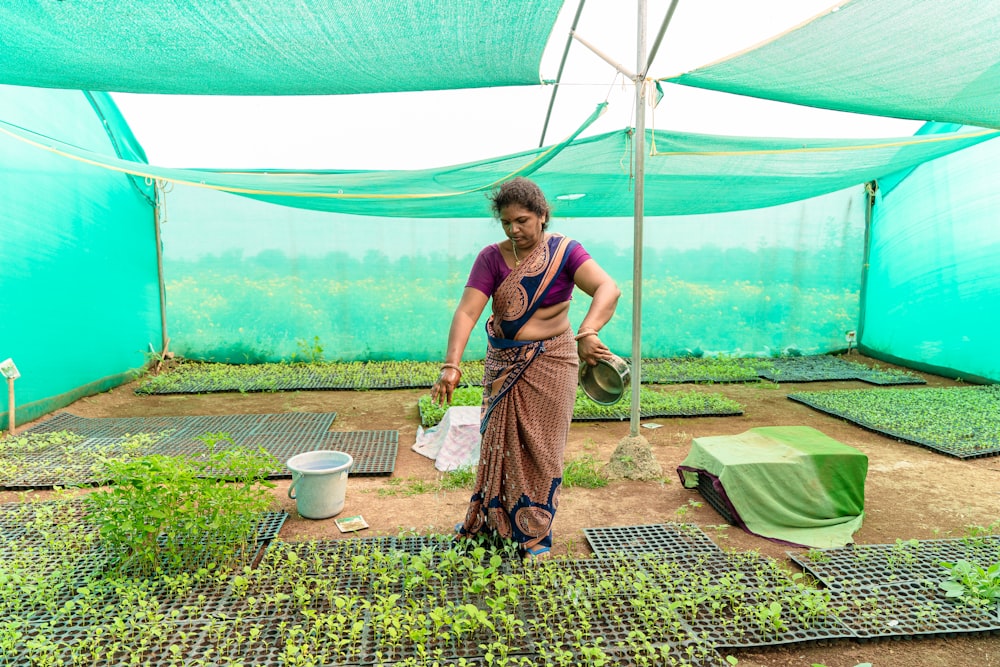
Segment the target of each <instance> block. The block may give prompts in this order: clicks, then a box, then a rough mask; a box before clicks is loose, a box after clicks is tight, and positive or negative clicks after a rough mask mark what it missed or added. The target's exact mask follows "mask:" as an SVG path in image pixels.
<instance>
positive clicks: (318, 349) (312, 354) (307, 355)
mask: <svg viewBox="0 0 1000 667" xmlns="http://www.w3.org/2000/svg"><path fill="white" fill-rule="evenodd" d="M295 344H296V345H297V346H298V348H299V353H298V358H299V359H301V360H302V361H305V362H307V363H310V364H315V363H318V362H320V361H323V346H322V345H321V344H320V342H319V336H313V337H312V340H297V341H295Z"/></svg>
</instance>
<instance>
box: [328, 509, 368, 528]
mask: <svg viewBox="0 0 1000 667" xmlns="http://www.w3.org/2000/svg"><path fill="white" fill-rule="evenodd" d="M333 522H334V523H335V524H337V528H340V532H342V533H353V532H354V531H356V530H364V529H365V528H367V527H368V522H367V521H365V520H364V517H362V516H361V515H360V514H359V515H357V516H345V517H341V518H339V519H334V520H333Z"/></svg>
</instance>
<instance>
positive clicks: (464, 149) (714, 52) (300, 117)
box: [114, 0, 920, 169]
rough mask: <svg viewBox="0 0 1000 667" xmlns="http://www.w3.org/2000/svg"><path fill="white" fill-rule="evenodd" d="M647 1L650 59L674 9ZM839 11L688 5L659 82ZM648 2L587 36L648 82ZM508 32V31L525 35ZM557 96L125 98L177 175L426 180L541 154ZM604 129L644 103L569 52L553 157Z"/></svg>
mask: <svg viewBox="0 0 1000 667" xmlns="http://www.w3.org/2000/svg"><path fill="white" fill-rule="evenodd" d="M669 5H670V3H669V0H648V10H647V11H648V30H647V32H648V38H647V40H648V47H649V48H652V45H653V41H654V40H655V37H656V33H657V31H658V30H659V28H660V25H661V23H662V21H663V17H664V16H665V15H666V12H667V8H668V7H669ZM831 6H833V2H832V0H680V2H679V4H678V6H677V10H676V12H675V13H674V16H673V20H672V21H671V23H670V27H669V29H668V30H667V33H666V36H665V38H664V40H663V43H662V44H661V46H660V49H659V52H658V54H657V56H656V59H655V61H654V62H653V65H652V68H651V69H650V73H649V74H650V76H652V77H654V78H661V77H664V76H669V75H673V74H677V73H680V72H683V71H687V70H690V69H694V68H696V67H698V66H700V65H704V64H707V63H709V62H712V61H714V60H717V59H719V58H722V57H724V56H727V55H729V54H731V53H734V52H736V51H740V50H743V49H745V48H747V47H749V46H752V45H754V44H756V43H758V42H760V41H762V40H765V39H768V38H770V37H772V36H774V35H776V34H778V33H781V32H783V31H785V30H787V29H789V28H791V27H793V26H795V25H798V24H799V23H801V22H802V21H804V20H807V19H809V18H811V17H813V16H815V15H816V14H819V13H820V12H823V11H824V10H826V9H828V8H829V7H831ZM636 8H637V0H588V1H587V3H586V5H585V7H584V11H583V14H582V16H581V20H580V23H579V25H578V28H577V32H578V34H580V35H581V36H582V37H584V38H585V39H586V40H587V41H588V42H590V43H592V44H593V45H594V46H596V47H597V48H599V49H600V50H601V51H603V52H604V53H605V54H607V55H608V56H609V57H610V58H612V59H613V60H615V61H616V62H618V63H620V64H622V65H623V66H624V67H626V68H627V69H629V70H633V71H634V70H636V69H637V66H636V65H637V62H636V60H637V53H636V45H635V44H636ZM576 9H577V0H566V2H565V6H564V7H563V10H562V13H561V14H560V17H559V20H558V21H557V23H556V26H555V29H554V30H553V32H552V36H551V39H550V41H549V44H548V46H547V48H546V51H545V56H544V58H543V60H542V72H541V74H542V78H543V79H555V78H556V74H557V72H558V68H559V62H560V59H561V58H562V54H563V50H564V48H565V45H566V39H567V36H568V32H569V28H570V26H571V25H572V20H573V16H574V14H575V13H576ZM516 29H517V27H516V26H498V30H516ZM664 89H665V93H666V96H665V97H664V99H663V101H662V102H661V103H660V105H659V106H658V107H657V108H656V110H655V111H654V112H653V113H652V114H647V121H646V124H647V127H655V128H656V129H662V130H671V131H680V132H698V133H705V134H730V135H746V136H772V137H773V136H798V137H895V136H907V135H910V134H912V133H913V132H914V131H916V129H917V128H918V127H919V126H920V123H918V122H914V121H903V120H896V119H888V118H875V117H869V116H859V115H855V114H845V113H839V112H833V111H823V110H818V109H811V108H806V107H797V106H793V105H785V104H781V103H777V102H767V101H763V100H755V99H751V98H744V97H739V96H734V95H727V94H724V93H716V92H711V91H703V90H699V89H695V88H687V87H683V86H675V85H670V84H664ZM551 96H552V87H551V86H525V87H506V88H486V89H471V90H458V91H431V92H420V93H385V94H373V95H342V96H322V97H251V98H247V97H211V96H208V97H197V96H170V95H135V94H124V93H116V94H114V99H115V101H116V102H117V103H118V106H119V108H120V109H121V111H122V113H123V114H124V115H125V118H126V120H127V121H128V122H129V125H130V126H131V127H132V130H133V132H134V133H135V135H136V137H137V138H138V140H139V142H140V143H141V144H142V146H143V148H144V149H145V150H146V154H147V157H148V159H149V162H150V163H152V164H156V165H160V166H168V167H219V168H225V167H228V168H275V169H294V168H300V169H418V168H425V167H436V166H445V165H451V164H458V163H462V162H470V161H475V160H480V159H485V158H490V157H496V156H500V155H507V154H509V153H515V152H518V151H522V150H528V149H531V148H535V147H537V146H538V142H539V139H540V137H541V132H542V127H543V124H544V121H545V114H546V110H547V109H548V105H549V100H550V98H551ZM605 100H607V101H608V102H609V103H610V106H609V109H608V111H607V113H605V115H604V116H603V117H602V118H601V119H599V120H598V121H597V122H596V123H594V125H592V126H591V127H590V129H589V130H588V131H587V132H586V133H585V135H584V136H588V135H594V134H600V133H604V132H610V131H613V130H618V129H621V128H624V127H629V126H632V125H634V122H635V121H634V109H633V100H634V89H633V87H632V86H631V85H624V84H623V80H622V78H621V77H620V76H617V72H616V71H615V69H614V68H613V67H612V66H611V65H609V64H608V63H607V62H605V61H604V60H602V59H600V58H599V57H598V56H596V55H595V54H593V53H592V52H591V51H589V50H588V49H586V47H584V46H583V45H581V44H579V43H574V44H573V46H572V47H571V49H570V54H569V58H568V60H567V63H566V67H565V70H564V73H563V85H562V86H561V87H560V89H559V93H558V95H557V97H556V103H555V108H554V110H553V114H552V118H551V120H550V122H549V128H548V131H547V133H546V138H545V143H546V144H551V143H555V142H557V141H559V140H561V139H563V138H565V137H566V136H567V135H568V134H569V133H571V132H572V131H573V130H575V129H576V128H577V127H579V125H580V124H581V123H582V122H583V121H584V120H585V119H586V117H587V116H589V115H590V113H591V112H592V111H593V110H594V108H595V107H596V106H597V104H599V103H600V102H603V101H605Z"/></svg>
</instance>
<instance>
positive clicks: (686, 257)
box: [163, 186, 865, 363]
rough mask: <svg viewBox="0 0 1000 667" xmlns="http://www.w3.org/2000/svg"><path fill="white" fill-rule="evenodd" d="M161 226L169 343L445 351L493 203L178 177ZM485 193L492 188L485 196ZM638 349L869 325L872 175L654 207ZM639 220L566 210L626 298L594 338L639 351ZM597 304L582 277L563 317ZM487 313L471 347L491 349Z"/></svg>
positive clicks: (242, 351)
mask: <svg viewBox="0 0 1000 667" xmlns="http://www.w3.org/2000/svg"><path fill="white" fill-rule="evenodd" d="M168 199H169V204H168V206H167V214H168V219H167V221H166V222H165V223H164V225H163V239H164V257H165V267H166V274H167V312H168V316H169V320H170V322H169V325H170V338H171V349H172V350H174V351H175V352H178V353H180V354H182V355H184V356H185V357H188V358H196V359H205V360H213V361H227V362H233V363H248V362H258V361H281V360H285V361H288V360H292V359H296V358H298V359H302V358H310V350H311V348H312V346H313V343H314V342H315V340H316V339H317V338H318V340H319V344H320V346H321V347H322V348H323V355H324V358H326V359H327V360H343V361H353V360H366V359H383V360H387V359H413V360H421V361H425V360H441V359H443V357H444V353H445V346H446V342H447V338H448V327H449V325H450V323H451V318H452V315H453V313H454V309H455V306H456V305H457V303H458V300H459V298H460V297H461V295H462V290H463V288H464V286H465V282H466V280H467V278H468V276H469V270H470V268H471V267H472V263H473V260H474V259H475V256H476V253H478V252H479V250H480V249H481V248H482V247H484V246H486V245H488V244H491V243H496V242H498V241H501V240H503V238H504V236H503V231H502V229H501V227H500V224H499V223H498V222H497V221H496V220H493V219H490V218H487V217H481V218H475V219H473V218H451V219H447V218H441V219H410V218H381V217H370V216H368V217H361V216H353V215H346V214H340V213H327V212H322V211H311V210H305V209H296V208H290V207H286V206H277V205H274V204H270V203H266V202H260V201H256V200H253V199H248V198H245V197H237V196H233V195H230V194H226V193H223V192H218V191H214V190H206V189H203V188H191V187H186V186H177V187H176V188H174V190H173V191H171V192H170V193H168ZM484 204H485V202H484ZM646 222H647V225H646V229H645V234H644V244H643V257H644V259H643V283H642V289H643V303H642V312H643V340H642V353H643V355H644V356H647V357H653V356H673V355H674V354H704V355H712V354H735V355H760V356H768V355H770V354H777V353H780V352H783V351H785V350H787V349H795V350H798V351H800V352H801V353H823V352H830V351H834V350H839V349H842V348H843V347H844V331H846V330H849V329H855V328H856V327H857V322H858V308H859V289H860V276H861V264H862V257H863V248H864V225H865V202H864V189H863V188H862V187H861V186H856V187H854V188H850V189H847V190H843V191H839V192H836V193H832V194H829V195H824V196H823V197H818V198H814V199H809V200H806V201H802V202H796V203H792V204H785V205H782V206H775V207H770V208H763V209H757V210H753V211H740V212H734V213H714V214H703V215H692V216H675V217H669V218H663V217H647V218H646ZM632 224H633V221H632V220H631V219H630V218H573V217H564V216H560V215H559V214H558V213H556V215H555V217H553V219H552V225H551V228H550V229H551V231H554V232H559V233H562V234H566V235H568V236H570V237H572V238H575V239H577V240H579V241H580V242H581V243H582V244H583V245H584V247H585V248H586V249H587V250H588V251H589V252H590V253H591V255H592V256H593V257H594V258H595V259H596V260H597V261H598V262H599V263H600V264H601V266H602V267H604V268H605V269H606V270H607V271H608V272H609V273H610V274H611V275H612V277H613V278H614V279H615V280H616V281H617V282H618V284H619V286H620V287H621V289H622V291H623V296H622V298H621V299H620V301H619V303H618V311H617V313H616V314H615V316H614V318H613V319H612V320H611V322H610V323H609V324H608V325H607V326H606V327H605V328H604V329H603V330H602V333H601V339H602V340H604V341H605V342H606V343H607V344H608V345H609V346H610V347H611V349H612V350H614V351H615V352H616V353H618V354H619V355H622V356H631V349H632V348H631V345H632V342H631V341H632V291H633V282H632V280H633V278H632V274H633V269H632V267H633V259H634V253H633V247H632V243H633V235H632ZM589 303H590V300H589V297H587V295H586V294H584V293H583V292H581V291H579V290H577V291H576V292H575V293H574V296H573V301H572V303H571V306H570V322H571V323H572V324H573V325H574V326H578V325H579V323H580V322H581V321H582V320H583V317H584V315H585V313H586V309H587V307H588V306H589ZM484 323H485V319H484V321H482V322H480V323H479V325H478V326H476V327H475V328H474V330H473V333H472V338H471V339H470V342H469V345H468V347H467V348H466V355H465V358H466V359H481V358H482V357H483V355H484V352H485V345H486V339H485V335H484V332H483V324H484Z"/></svg>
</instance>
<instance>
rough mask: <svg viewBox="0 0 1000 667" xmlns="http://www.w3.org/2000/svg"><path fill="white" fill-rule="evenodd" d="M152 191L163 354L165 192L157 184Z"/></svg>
mask: <svg viewBox="0 0 1000 667" xmlns="http://www.w3.org/2000/svg"><path fill="white" fill-rule="evenodd" d="M153 193H154V196H155V197H156V205H155V206H154V207H153V237H154V240H155V242H156V277H157V280H158V282H159V287H160V354H161V355H163V354H164V353H165V352H166V351H167V346H168V345H169V344H170V336H168V335H167V286H166V281H165V280H164V276H163V240H162V238H161V237H160V214H161V209H162V207H163V206H164V205H165V202H164V201H161V200H162V199H164V198H165V197H166V193H164V192H163V189H162V188H161V187H160V186H159V185H158V184H157V185H154V186H153Z"/></svg>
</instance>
